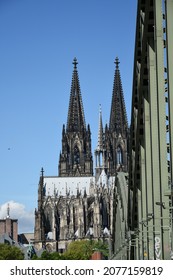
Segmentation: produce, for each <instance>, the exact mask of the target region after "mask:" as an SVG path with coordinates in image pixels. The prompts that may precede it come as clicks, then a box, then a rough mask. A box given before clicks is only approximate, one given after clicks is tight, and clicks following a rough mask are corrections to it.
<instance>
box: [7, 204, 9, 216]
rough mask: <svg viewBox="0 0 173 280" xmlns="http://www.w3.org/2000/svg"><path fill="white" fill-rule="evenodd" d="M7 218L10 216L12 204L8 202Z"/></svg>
mask: <svg viewBox="0 0 173 280" xmlns="http://www.w3.org/2000/svg"><path fill="white" fill-rule="evenodd" d="M7 218H10V204H9V203H8V204H7Z"/></svg>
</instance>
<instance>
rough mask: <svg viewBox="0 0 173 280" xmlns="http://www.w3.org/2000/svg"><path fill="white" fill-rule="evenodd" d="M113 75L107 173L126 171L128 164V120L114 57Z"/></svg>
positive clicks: (106, 148) (105, 139) (107, 137)
mask: <svg viewBox="0 0 173 280" xmlns="http://www.w3.org/2000/svg"><path fill="white" fill-rule="evenodd" d="M115 65H116V68H115V75H114V84H113V93H112V103H111V112H110V121H109V127H108V126H107V125H106V128H105V137H104V141H105V150H106V165H107V169H108V174H109V175H111V176H112V175H115V172H116V171H120V170H122V171H127V165H128V155H127V149H128V122H127V115H126V107H125V102H124V95H123V89H122V83H121V76H120V70H119V60H118V58H116V59H115Z"/></svg>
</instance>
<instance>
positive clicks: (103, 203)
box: [34, 58, 129, 252]
mask: <svg viewBox="0 0 173 280" xmlns="http://www.w3.org/2000/svg"><path fill="white" fill-rule="evenodd" d="M77 64H78V62H77V59H76V58H74V60H73V73H72V82H71V91H70V98H69V108H68V116H67V123H66V125H65V124H64V125H63V127H62V149H61V152H60V156H59V165H58V176H51V177H50V176H45V175H44V171H43V169H42V171H41V176H40V180H39V186H38V207H37V209H36V210H35V231H34V235H35V236H34V240H35V246H36V248H38V249H40V248H43V247H44V248H45V247H46V248H47V250H49V251H55V250H56V251H59V252H63V251H65V250H66V248H67V245H68V243H69V242H71V241H72V240H76V239H78V240H80V239H94V240H99V239H104V238H105V239H110V238H111V236H112V232H113V227H114V222H113V212H114V210H113V208H114V194H115V186H116V177H117V174H118V173H119V172H127V168H128V134H129V132H128V122H127V116H126V108H125V102H124V96H123V89H122V83H121V76H120V70H119V60H118V58H116V59H115V74H114V81H113V92H112V103H111V108H110V120H109V124H106V126H105V127H103V124H102V112H101V108H100V112H99V123H98V141H97V147H96V148H95V152H94V160H93V154H92V149H91V146H92V145H91V131H90V125H89V124H88V125H86V122H85V114H84V108H83V102H82V94H81V89H80V83H79V75H78V69H77ZM108 96H109V95H108ZM93 161H94V162H93Z"/></svg>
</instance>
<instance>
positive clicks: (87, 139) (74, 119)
mask: <svg viewBox="0 0 173 280" xmlns="http://www.w3.org/2000/svg"><path fill="white" fill-rule="evenodd" d="M77 64H78V62H77V59H76V58H74V60H73V65H74V69H73V75H72V83H71V92H70V102H69V109H68V118H67V125H66V128H65V125H63V130H62V152H61V153H60V158H59V176H60V177H69V176H70V177H73V176H74V177H80V176H82V177H86V176H92V175H93V159H92V152H91V132H90V126H89V125H88V126H87V128H86V124H85V116H84V110H83V104H82V96H81V91H80V84H79V77H78V71H77Z"/></svg>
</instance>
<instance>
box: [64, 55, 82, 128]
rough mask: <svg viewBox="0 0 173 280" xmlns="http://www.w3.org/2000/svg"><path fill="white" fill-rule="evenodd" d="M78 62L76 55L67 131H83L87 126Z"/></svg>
mask: <svg viewBox="0 0 173 280" xmlns="http://www.w3.org/2000/svg"><path fill="white" fill-rule="evenodd" d="M77 64H78V62H77V59H76V57H75V58H74V60H73V65H74V69H73V76H72V83H71V92H70V103H69V109H68V119H67V131H83V130H84V129H85V128H86V125H85V117H84V110H83V104H82V97H81V92H80V84H79V77H78V71H77Z"/></svg>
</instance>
